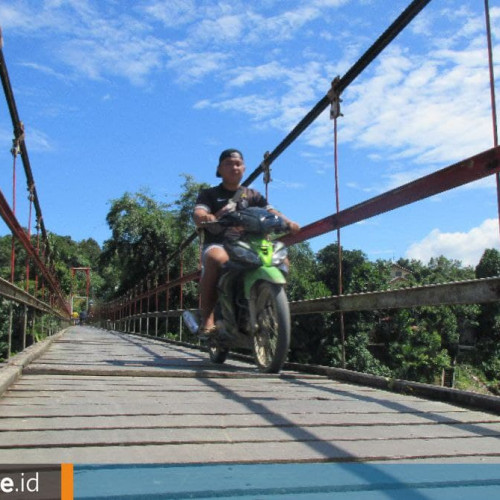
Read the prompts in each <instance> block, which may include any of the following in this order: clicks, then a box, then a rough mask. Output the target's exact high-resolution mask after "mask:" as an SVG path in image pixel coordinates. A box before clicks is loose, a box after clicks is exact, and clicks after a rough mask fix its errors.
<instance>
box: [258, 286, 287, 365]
mask: <svg viewBox="0 0 500 500" xmlns="http://www.w3.org/2000/svg"><path fill="white" fill-rule="evenodd" d="M256 286H257V290H256V300H255V316H256V320H257V329H256V331H255V333H254V336H253V351H254V356H255V361H256V362H257V365H258V367H259V369H260V371H262V372H265V373H278V372H279V371H280V370H281V368H282V367H283V365H284V363H285V361H286V358H287V356H288V349H289V347H290V329H291V326H290V323H291V322H290V309H289V306H288V299H287V297H286V293H285V290H284V288H283V287H282V286H280V285H275V284H273V283H270V282H268V281H261V282H259V283H257V285H256Z"/></svg>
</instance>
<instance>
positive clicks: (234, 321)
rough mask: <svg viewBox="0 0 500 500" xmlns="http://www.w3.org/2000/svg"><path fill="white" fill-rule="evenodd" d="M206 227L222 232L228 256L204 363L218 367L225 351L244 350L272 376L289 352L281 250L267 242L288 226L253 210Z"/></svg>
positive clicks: (282, 247) (285, 269)
mask: <svg viewBox="0 0 500 500" xmlns="http://www.w3.org/2000/svg"><path fill="white" fill-rule="evenodd" d="M208 224H218V225H219V226H221V227H222V228H224V229H225V235H226V236H225V241H224V248H225V249H226V251H227V253H228V255H229V261H228V262H227V263H226V264H225V265H224V267H223V269H222V273H221V276H220V278H219V281H218V292H219V294H218V301H217V304H216V307H215V322H216V325H217V333H216V334H215V335H211V336H210V338H208V339H207V340H206V341H205V342H206V344H207V347H208V351H209V354H210V359H211V360H212V362H214V363H219V364H220V363H224V361H225V360H226V358H227V355H228V353H229V351H230V349H245V350H248V349H249V350H252V351H253V354H254V359H255V361H256V363H257V365H258V367H259V369H260V370H261V371H262V372H266V373H278V372H279V371H280V370H281V368H282V367H283V364H284V363H285V361H286V358H287V356H288V350H289V347H290V329H291V320H290V309H289V306H288V299H287V296H286V292H285V284H286V278H285V276H286V274H287V272H288V262H287V249H286V247H285V245H284V244H283V243H281V242H280V241H270V240H269V239H268V238H269V235H270V234H271V233H283V232H284V231H286V230H287V228H288V226H287V224H286V223H285V221H284V220H283V219H282V218H281V217H278V216H277V215H274V214H272V213H270V212H268V211H267V210H265V209H262V208H256V207H251V208H246V209H244V210H240V211H238V212H231V213H228V214H225V215H224V216H222V217H221V218H220V219H219V220H218V221H216V222H211V223H208Z"/></svg>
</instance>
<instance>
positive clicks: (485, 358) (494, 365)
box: [476, 248, 500, 381]
mask: <svg viewBox="0 0 500 500" xmlns="http://www.w3.org/2000/svg"><path fill="white" fill-rule="evenodd" d="M476 276H477V277H478V278H488V277H491V276H500V252H499V251H498V250H496V249H493V248H491V249H487V250H485V251H484V253H483V255H482V257H481V260H480V261H479V264H478V265H477V267H476ZM478 323H479V325H478V342H477V353H478V360H477V363H478V364H479V365H480V366H481V368H482V370H483V371H484V373H485V375H486V376H487V377H488V378H489V379H490V380H493V381H495V380H500V304H499V303H498V302H492V303H489V304H481V306H480V313H479V319H478Z"/></svg>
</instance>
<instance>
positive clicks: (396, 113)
mask: <svg viewBox="0 0 500 500" xmlns="http://www.w3.org/2000/svg"><path fill="white" fill-rule="evenodd" d="M409 3H410V0H391V1H388V0H297V1H295V0H289V1H286V2H285V1H280V0H261V1H255V2H249V1H239V0H226V1H218V0H204V1H201V0H142V1H132V0H99V1H97V0H1V2H0V26H1V27H2V30H3V38H4V48H3V50H4V57H5V59H6V62H7V67H8V70H9V75H10V79H11V84H12V87H13V89H14V95H15V98H16V103H17V108H18V111H19V115H20V118H21V120H22V121H23V122H24V124H25V130H26V145H27V148H28V152H29V156H30V161H31V166H32V170H33V173H34V177H35V181H36V186H37V192H38V196H39V199H40V203H41V207H42V212H43V215H44V221H45V226H46V228H47V229H48V230H49V231H52V232H55V233H57V234H61V235H69V236H71V237H72V238H73V239H74V240H77V241H80V240H82V239H86V238H89V237H92V238H94V239H96V240H97V241H98V243H99V244H102V243H103V242H104V241H105V240H106V239H107V238H109V237H110V231H109V228H108V227H107V224H106V220H105V217H106V214H107V213H108V211H109V208H110V204H109V203H110V200H112V199H116V198H119V197H120V196H122V195H123V194H124V193H125V192H132V193H133V192H136V191H138V190H139V189H142V188H145V189H148V190H149V192H150V194H151V195H153V196H154V197H155V198H156V199H157V200H158V201H162V202H173V201H175V200H176V199H177V197H178V196H179V194H180V191H181V185H182V183H183V177H182V174H183V173H189V174H191V175H193V176H194V178H195V180H197V181H199V182H208V183H215V182H216V178H215V176H214V172H215V165H216V163H217V158H218V155H219V153H220V151H221V150H222V149H225V148H227V147H236V148H239V149H241V150H242V151H243V152H244V154H245V159H246V163H247V173H250V172H252V171H253V170H254V169H255V168H256V167H257V166H258V165H259V164H260V162H261V160H262V158H263V155H264V153H265V152H266V151H271V150H273V149H274V148H275V146H276V145H277V144H278V143H279V142H280V141H281V140H282V139H283V138H284V137H285V136H286V134H287V133H288V132H289V131H290V130H291V129H292V128H293V127H294V126H295V125H296V124H297V122H298V121H299V120H300V119H301V118H302V117H303V116H304V115H305V113H307V112H308V111H309V110H310V109H311V108H312V107H313V106H314V105H315V104H316V102H318V101H319V100H320V99H321V98H322V97H323V96H324V95H325V93H326V92H327V91H328V89H329V87H330V82H331V80H332V79H333V78H334V77H335V76H337V75H340V76H342V75H343V74H344V73H345V72H346V71H347V70H348V69H349V68H350V67H351V66H352V65H353V64H354V63H355V62H356V61H357V60H358V58H359V57H360V56H361V55H362V54H363V53H364V52H365V51H366V49H367V48H368V47H369V46H370V45H371V44H372V43H373V42H374V41H375V40H376V38H377V37H378V36H379V35H380V34H381V33H382V32H383V31H384V30H385V29H386V28H387V27H388V26H389V25H390V23H391V22H392V21H393V20H394V19H395V18H396V17H397V16H398V15H399V14H400V13H401V12H402V10H403V9H404V8H405V7H406V6H407V5H408V4H409ZM490 8H491V12H490V14H491V23H492V31H493V44H494V54H495V59H496V62H497V64H496V67H495V74H496V75H497V76H498V75H499V74H500V67H499V63H498V62H499V61H500V6H499V5H498V3H497V2H495V1H491V0H490ZM486 43H487V41H486V35H485V20H484V2H483V1H479V0H433V1H431V2H430V4H429V5H428V6H427V7H426V8H425V9H424V11H423V12H422V13H421V14H420V15H419V16H418V17H417V18H416V19H415V20H414V21H413V22H412V23H411V24H410V26H409V27H408V28H407V29H406V30H405V31H404V33H402V34H401V35H400V36H399V37H398V38H397V39H396V40H395V42H393V43H392V44H391V45H390V47H389V48H387V49H386V50H385V51H384V53H383V54H382V56H381V57H379V58H378V59H377V60H376V61H375V62H374V63H372V64H371V65H370V66H369V68H368V69H367V70H366V71H365V72H364V73H363V74H362V75H361V76H360V77H358V78H357V79H356V80H355V81H354V82H353V84H351V85H350V86H349V87H348V88H347V89H346V91H345V92H344V94H343V95H342V99H343V102H342V112H343V115H344V116H343V117H341V118H340V119H339V122H338V129H339V130H338V132H339V181H340V205H341V208H348V207H350V206H352V205H354V204H357V203H359V202H362V201H364V200H366V199H369V198H371V197H373V196H376V195H378V194H380V193H382V192H384V191H386V190H388V189H391V188H394V187H397V186H399V185H402V184H404V183H406V182H409V181H410V180H413V179H415V178H418V177H421V176H422V175H425V174H428V173H430V172H432V171H435V170H437V169H440V168H443V167H445V166H448V165H450V164H452V163H455V162H456V161H459V160H461V159H463V158H466V157H468V156H472V155H474V154H477V153H479V152H481V151H484V150H486V149H489V148H490V147H492V146H493V133H492V124H491V105H490V104H491V103H490V90H489V74H488V61H487V49H486ZM498 92H499V90H498V89H497V94H498ZM0 101H1V102H0V159H1V161H2V172H3V174H2V175H1V176H0V183H1V184H0V189H1V190H2V191H3V192H4V194H5V196H6V197H7V199H8V200H11V198H12V195H11V192H12V171H11V165H12V157H11V155H10V147H11V141H12V126H11V122H10V117H9V115H8V111H7V107H6V104H5V100H4V99H3V98H2V99H0ZM272 173H273V182H272V184H271V185H270V188H269V198H270V202H271V203H272V204H273V205H275V206H276V208H278V209H279V210H281V211H283V212H284V213H286V214H287V215H288V216H289V217H290V218H292V219H294V220H296V221H297V222H298V223H299V224H301V225H306V224H309V223H311V222H313V221H314V220H317V219H319V218H323V217H325V216H327V215H330V214H331V213H333V212H334V211H335V192H334V188H335V185H334V166H333V125H332V122H331V121H330V120H329V117H328V111H327V112H325V113H324V114H323V115H322V116H321V117H320V118H319V119H318V120H317V121H316V122H315V123H314V124H313V125H312V126H311V127H309V129H308V130H307V131H306V132H305V133H304V134H303V135H302V136H301V137H300V138H299V139H298V140H297V141H296V142H295V143H294V144H293V145H292V146H290V147H289V148H288V150H287V151H286V152H285V153H283V154H282V155H281V156H280V157H279V158H278V160H277V161H276V162H275V163H274V164H273V172H272ZM19 179H21V175H20V174H19ZM254 187H255V188H257V189H259V190H262V191H264V186H263V184H262V182H261V180H258V181H256V182H255V183H254ZM17 193H18V201H17V207H18V209H17V212H18V216H19V219H20V221H21V223H23V224H25V225H26V224H27V221H28V215H27V206H28V204H27V201H26V196H25V193H26V191H25V184H24V178H22V180H19V181H18V188H17ZM497 217H498V208H497V202H496V187H495V181H494V178H493V177H490V178H488V179H486V180H482V181H479V182H477V183H474V184H473V185H470V186H467V187H463V188H460V189H457V190H454V191H451V192H448V193H445V194H442V195H439V196H435V197H433V198H431V199H429V200H426V201H422V202H419V203H417V204H414V205H412V206H410V207H406V208H403V209H400V210H396V211H393V212H390V213H388V214H385V215H382V216H378V217H374V218H372V219H369V220H367V221H365V222H363V223H359V224H355V225H353V226H349V227H347V228H344V229H343V230H342V236H341V238H342V244H343V246H344V247H345V248H347V249H359V250H362V251H363V252H365V254H366V255H367V256H368V257H369V258H370V259H374V260H375V259H378V258H383V259H398V258H399V257H408V258H417V259H420V260H422V261H423V262H424V263H427V262H428V260H429V258H431V257H433V256H434V257H435V256H438V255H441V254H442V255H445V256H446V257H448V258H453V259H459V260H461V261H462V262H463V263H464V264H470V265H475V264H477V262H478V260H479V258H480V256H481V255H482V253H483V251H484V249H485V248H491V247H495V248H500V246H499V241H500V237H499V231H498V221H497ZM0 232H1V230H0ZM6 232H7V229H6V227H5V228H4V233H6ZM335 241H336V234H335V233H331V234H328V235H325V236H322V237H319V238H315V239H313V240H311V241H310V243H311V246H312V248H313V249H314V250H319V249H320V248H322V247H323V246H325V245H327V244H329V243H333V242H335Z"/></svg>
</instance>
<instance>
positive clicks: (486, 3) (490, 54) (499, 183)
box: [484, 0, 500, 232]
mask: <svg viewBox="0 0 500 500" xmlns="http://www.w3.org/2000/svg"><path fill="white" fill-rule="evenodd" d="M484 15H485V19H486V38H487V41H488V66H489V71H490V95H491V118H492V125H493V145H494V146H495V147H497V146H498V127H497V106H496V97H495V72H494V69H493V46H492V43H491V25H490V6H489V1H488V0H484ZM495 178H496V181H497V206H498V229H499V232H500V174H499V173H498V172H497V173H496V174H495Z"/></svg>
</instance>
